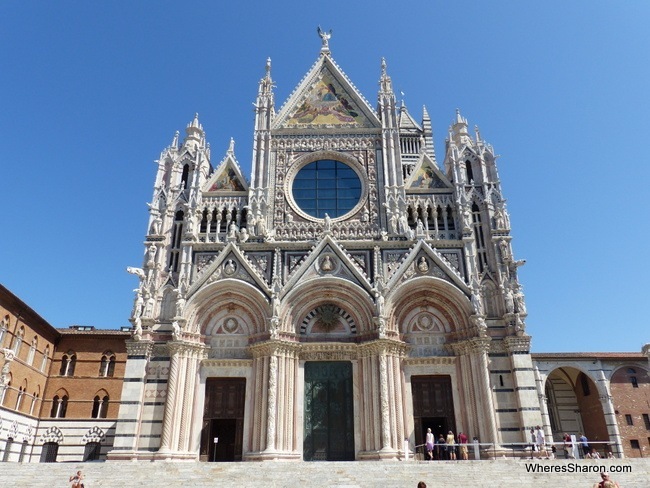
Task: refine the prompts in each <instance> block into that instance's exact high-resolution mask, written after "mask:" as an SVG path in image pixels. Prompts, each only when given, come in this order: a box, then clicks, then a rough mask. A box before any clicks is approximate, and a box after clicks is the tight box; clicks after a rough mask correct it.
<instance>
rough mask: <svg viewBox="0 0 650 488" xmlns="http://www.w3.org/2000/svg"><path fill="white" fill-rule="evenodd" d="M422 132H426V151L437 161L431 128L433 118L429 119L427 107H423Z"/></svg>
mask: <svg viewBox="0 0 650 488" xmlns="http://www.w3.org/2000/svg"><path fill="white" fill-rule="evenodd" d="M422 130H423V132H424V134H423V135H424V148H425V151H426V153H427V154H428V155H429V156H431V158H432V159H433V160H434V161H435V160H436V153H435V150H434V148H433V129H432V128H431V117H429V112H428V111H427V107H426V105H423V106H422Z"/></svg>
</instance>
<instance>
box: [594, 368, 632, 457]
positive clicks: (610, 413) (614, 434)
mask: <svg viewBox="0 0 650 488" xmlns="http://www.w3.org/2000/svg"><path fill="white" fill-rule="evenodd" d="M598 383H599V385H598V394H599V395H598V399H599V400H600V403H601V405H602V406H603V413H604V414H605V425H607V434H609V440H610V442H612V443H613V446H612V448H613V449H612V453H613V454H614V456H616V457H620V458H622V457H625V454H624V453H623V444H622V442H621V432H620V430H619V428H618V422H617V421H616V413H615V409H614V403H613V402H612V394H611V390H610V388H609V381H608V380H607V377H606V376H605V372H604V371H603V370H602V369H601V370H600V371H598Z"/></svg>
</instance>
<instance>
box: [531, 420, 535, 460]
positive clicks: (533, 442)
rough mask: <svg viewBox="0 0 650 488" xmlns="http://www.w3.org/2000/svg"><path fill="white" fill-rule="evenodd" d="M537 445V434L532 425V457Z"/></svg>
mask: <svg viewBox="0 0 650 488" xmlns="http://www.w3.org/2000/svg"><path fill="white" fill-rule="evenodd" d="M535 446H537V435H535V429H534V428H532V427H531V429H530V459H533V457H534V455H535V451H536V447H535Z"/></svg>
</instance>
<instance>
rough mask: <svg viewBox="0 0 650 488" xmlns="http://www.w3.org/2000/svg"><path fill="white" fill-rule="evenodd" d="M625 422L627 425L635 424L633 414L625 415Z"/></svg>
mask: <svg viewBox="0 0 650 488" xmlns="http://www.w3.org/2000/svg"><path fill="white" fill-rule="evenodd" d="M625 422H626V423H627V425H634V421H633V420H632V416H631V415H630V414H626V415H625Z"/></svg>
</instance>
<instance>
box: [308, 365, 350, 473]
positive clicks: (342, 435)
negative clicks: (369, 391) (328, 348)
mask: <svg viewBox="0 0 650 488" xmlns="http://www.w3.org/2000/svg"><path fill="white" fill-rule="evenodd" d="M304 429H305V432H304V442H303V458H304V460H305V461H353V460H354V415H353V409H352V363H350V362H347V361H323V362H315V361H314V362H307V363H305V423H304Z"/></svg>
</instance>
